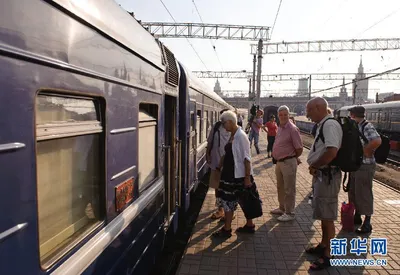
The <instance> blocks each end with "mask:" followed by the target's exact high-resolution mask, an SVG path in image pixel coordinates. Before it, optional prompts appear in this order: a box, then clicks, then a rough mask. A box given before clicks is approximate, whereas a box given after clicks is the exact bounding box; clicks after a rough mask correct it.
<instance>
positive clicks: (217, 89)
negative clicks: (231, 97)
mask: <svg viewBox="0 0 400 275" xmlns="http://www.w3.org/2000/svg"><path fill="white" fill-rule="evenodd" d="M214 93H216V94H217V95H219V96H220V97H222V90H221V85H220V84H219V81H218V79H217V82H215V86H214Z"/></svg>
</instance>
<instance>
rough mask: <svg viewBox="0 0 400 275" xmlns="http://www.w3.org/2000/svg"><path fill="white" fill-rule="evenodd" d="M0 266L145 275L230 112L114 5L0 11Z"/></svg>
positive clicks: (13, 6) (36, 2) (58, 4)
mask: <svg viewBox="0 0 400 275" xmlns="http://www.w3.org/2000/svg"><path fill="white" fill-rule="evenodd" d="M0 84H1V92H0V114H1V115H0V125H1V129H2V131H1V134H0V167H1V169H0V178H1V183H0V194H1V200H0V274H63V275H64V274H147V273H148V272H149V271H150V269H151V267H152V266H153V265H154V263H155V261H156V258H157V256H158V255H159V254H160V252H161V250H162V248H163V244H164V240H165V237H166V235H169V234H170V235H173V234H174V232H176V230H177V228H178V226H179V223H178V216H184V215H185V212H186V211H187V209H188V207H189V205H190V194H191V192H193V191H194V190H195V189H196V187H197V184H198V182H199V180H200V179H201V177H202V176H203V175H204V174H205V172H206V161H205V150H206V138H207V134H208V132H209V130H210V129H211V127H212V125H213V123H214V122H216V121H217V120H218V119H219V111H220V110H221V109H223V108H229V109H232V107H231V106H230V105H228V104H227V103H226V102H225V101H224V100H222V99H221V98H220V97H219V96H218V95H216V94H215V93H213V92H212V90H210V89H208V88H207V87H205V86H204V85H203V84H202V82H200V81H199V80H197V79H196V78H195V77H193V75H191V74H190V72H189V71H188V70H187V69H186V68H185V67H184V66H183V65H182V64H181V63H180V62H178V61H177V60H176V58H175V56H174V54H173V53H172V52H171V51H170V50H169V49H168V48H167V47H165V46H164V45H163V44H162V43H160V42H159V41H157V40H156V39H155V38H154V37H153V36H152V35H150V34H149V33H148V32H147V31H146V30H145V29H144V28H143V27H142V26H141V25H140V24H139V23H138V22H137V21H136V20H135V19H134V18H133V17H132V16H131V15H130V14H128V13H127V12H126V11H124V10H123V9H121V8H120V7H119V6H118V5H117V4H116V3H115V2H113V1H111V0H85V1H77V0H52V1H51V0H13V1H3V3H2V8H1V9H0Z"/></svg>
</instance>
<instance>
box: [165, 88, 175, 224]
mask: <svg viewBox="0 0 400 275" xmlns="http://www.w3.org/2000/svg"><path fill="white" fill-rule="evenodd" d="M176 102H177V99H176V97H173V96H168V95H166V96H165V102H164V110H165V122H164V144H163V148H164V156H165V158H164V159H165V166H164V167H165V172H164V175H165V197H166V203H167V206H166V212H167V215H166V216H167V219H168V221H167V225H168V226H170V225H171V224H174V228H173V231H174V232H175V231H176V229H177V223H173V220H174V217H175V214H176V206H177V179H178V176H177V175H178V167H177V157H178V154H177V150H178V144H179V143H178V140H177V138H176V133H177V121H176V120H177V112H176V106H177V103H176Z"/></svg>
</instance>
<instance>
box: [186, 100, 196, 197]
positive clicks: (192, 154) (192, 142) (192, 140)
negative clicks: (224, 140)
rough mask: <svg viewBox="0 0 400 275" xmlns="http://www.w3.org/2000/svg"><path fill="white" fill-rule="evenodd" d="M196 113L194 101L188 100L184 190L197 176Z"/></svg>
mask: <svg viewBox="0 0 400 275" xmlns="http://www.w3.org/2000/svg"><path fill="white" fill-rule="evenodd" d="M196 116H197V114H196V103H195V102H193V101H191V102H190V134H189V167H188V168H189V180H188V182H187V183H186V184H187V188H186V190H188V191H190V190H191V188H192V186H193V185H192V184H193V182H194V181H195V180H196V178H197V168H196V148H197V128H196V124H197V117H196Z"/></svg>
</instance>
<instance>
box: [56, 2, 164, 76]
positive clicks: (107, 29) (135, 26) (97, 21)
mask: <svg viewBox="0 0 400 275" xmlns="http://www.w3.org/2000/svg"><path fill="white" fill-rule="evenodd" d="M52 1H53V2H55V3H57V4H58V5H60V6H62V7H63V8H65V9H67V10H68V11H69V12H71V13H73V14H75V15H76V16H78V17H80V18H82V19H83V20H85V21H86V22H87V23H89V24H90V25H92V26H93V27H95V28H96V29H98V30H100V31H101V32H103V33H105V34H106V35H108V36H109V37H111V38H113V39H115V40H117V41H118V42H119V43H122V44H123V45H124V46H125V47H128V48H129V49H131V50H132V51H134V52H135V53H137V54H138V55H140V56H141V57H143V58H144V59H146V60H147V61H149V62H150V63H152V64H153V65H155V66H157V67H158V68H160V69H162V70H164V65H163V64H162V52H161V49H160V47H159V45H158V43H157V41H156V39H155V38H154V37H153V36H152V35H151V34H150V33H149V32H148V31H147V30H145V29H144V28H143V27H142V26H141V25H140V24H139V22H137V21H136V19H134V18H133V17H132V16H131V15H130V14H129V13H128V12H127V11H125V10H124V9H122V8H121V7H120V6H119V5H118V4H117V3H116V2H115V1H113V0H85V1H76V0H52Z"/></svg>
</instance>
